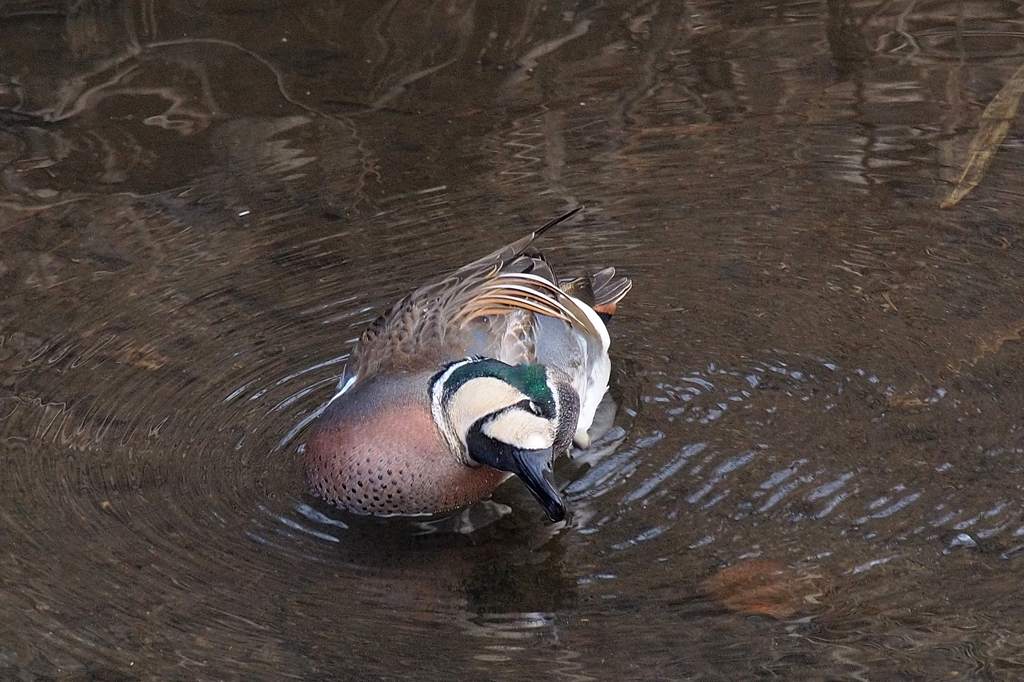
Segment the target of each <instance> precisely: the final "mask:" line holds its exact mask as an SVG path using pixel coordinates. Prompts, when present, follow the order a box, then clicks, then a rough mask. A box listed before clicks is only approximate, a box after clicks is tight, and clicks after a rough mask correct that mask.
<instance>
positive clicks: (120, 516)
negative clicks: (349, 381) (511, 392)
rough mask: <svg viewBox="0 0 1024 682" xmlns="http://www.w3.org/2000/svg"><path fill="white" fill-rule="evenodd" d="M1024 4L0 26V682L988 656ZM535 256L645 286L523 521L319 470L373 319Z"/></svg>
mask: <svg viewBox="0 0 1024 682" xmlns="http://www.w3.org/2000/svg"><path fill="white" fill-rule="evenodd" d="M1021 36H1024V30H1022V27H1021V19H1020V16H1019V12H1018V11H1017V8H1015V7H1014V6H1006V5H1005V4H1000V3H989V2H979V3H974V4H972V5H970V6H966V5H965V6H961V5H958V4H955V3H953V4H951V3H942V2H938V3H913V2H911V3H902V4H900V3H895V4H883V5H877V4H874V5H871V6H867V5H864V6H862V5H861V4H860V3H856V2H842V1H838V2H828V3H818V4H808V3H805V2H782V3H778V2H775V3H763V2H745V3H735V2H698V3H686V4H685V5H683V4H679V3H639V4H633V5H628V6H627V5H624V4H615V3H613V4H612V5H606V4H601V3H598V4H596V5H579V6H576V5H572V6H570V5H551V4H547V5H535V4H530V3H520V4H519V5H516V4H515V3H513V4H512V5H509V6H508V7H506V6H504V5H499V4H495V5H493V6H486V7H485V6H483V5H459V4H458V3H456V4H446V5H444V6H443V7H441V6H439V7H433V8H425V7H422V6H419V5H414V4H402V3H398V4H396V3H384V4H382V5H380V6H374V5H373V4H372V3H356V4H346V5H345V6H344V7H342V6H341V5H338V4H337V3H322V2H295V3H279V4H278V5H274V4H272V3H270V4H268V3H264V4H263V5H259V6H257V5H255V4H251V5H248V4H246V3H231V4H230V5H227V4H226V5H224V6H220V5H219V4H218V3H191V2H178V1H177V0H171V1H169V2H166V3H155V2H150V1H148V0H147V1H142V2H126V3H120V4H119V3H102V2H76V3H66V6H65V5H62V4H61V3H52V2H31V1H28V2H14V3H7V4H6V5H4V6H3V8H0V291H2V292H3V295H2V296H0V469H2V472H3V473H2V474H0V546H2V547H3V548H4V551H3V552H0V678H3V679H8V678H10V679H36V678H40V679H58V678H59V679H135V678H138V679H224V678H231V679H234V678H244V679H288V678H295V679H350V678H351V679H364V678H376V677H379V678H386V679H392V678H397V677H401V678H403V679H419V678H425V679H437V678H439V677H452V676H455V677H464V678H486V679H523V678H524V677H534V676H536V677H544V678H551V677H554V678H560V679H572V680H588V679H607V678H616V679H618V678H621V679H736V678H745V677H754V676H762V675H774V676H778V677H782V678H793V677H808V678H814V679H818V678H823V679H824V678H827V679H840V678H854V679H868V678H883V679H884V678H896V677H901V676H904V677H905V676H914V677H920V678H922V679H933V678H938V677H939V676H947V675H948V674H951V673H955V674H956V675H958V676H961V677H963V678H965V679H976V678H977V679H999V678H1007V679H1012V678H1013V676H1014V675H1015V674H1016V673H1017V672H1018V671H1019V669H1020V666H1021V665H1024V657H1022V655H1021V652H1022V651H1024V623H1022V621H1021V616H1020V609H1019V597H1017V593H1018V592H1019V582H1020V581H1019V572H1020V565H1021V563H1020V562H1021V561H1022V558H1024V503H1022V499H1024V496H1022V489H1021V483H1020V481H1021V480H1022V477H1021V475H1022V473H1024V432H1022V429H1021V426H1020V416H1021V414H1022V410H1024V403H1022V398H1021V396H1024V385H1022V379H1021V377H1024V371H1022V370H1024V355H1022V350H1021V343H1020V342H1021V339H1022V335H1024V315H1022V313H1021V305H1020V304H1021V301H1022V300H1024V280H1022V279H1021V272H1024V269H1022V268H1024V250H1022V246H1021V241H1020V238H1019V215H1020V205H1019V204H1020V200H1021V194H1020V191H1019V188H1017V187H1016V184H1015V183H1016V179H1017V178H1019V173H1018V172H1017V169H1018V168H1019V167H1020V166H1021V165H1022V159H1021V158H1020V144H1019V140H1017V139H1016V138H1015V137H1014V133H1013V131H1012V130H1011V132H1010V134H1009V135H1008V137H1007V139H1006V142H1005V143H1004V145H1003V146H1002V148H1000V150H999V151H998V154H997V156H996V158H995V161H994V162H993V164H992V165H991V167H990V168H989V170H988V171H987V175H986V177H985V178H984V181H983V182H982V183H981V184H980V185H979V186H978V187H977V188H976V189H975V190H974V192H973V193H972V194H971V195H970V198H969V200H966V201H964V202H963V203H962V204H961V205H960V206H959V207H957V209H955V210H953V211H939V210H938V208H937V206H938V203H939V201H940V200H941V197H942V196H944V195H945V193H946V192H947V191H948V189H949V184H950V183H951V182H954V181H955V180H956V178H957V176H958V173H959V168H960V167H961V164H962V160H963V158H964V155H965V154H966V152H967V149H968V145H969V140H970V137H971V134H973V132H974V130H975V128H976V123H977V119H978V116H979V115H980V110H981V107H982V106H983V104H984V103H985V102H988V101H990V100H991V99H992V97H994V96H995V94H996V93H997V92H998V91H999V90H1000V88H1001V87H1002V86H1003V85H1004V84H1005V83H1006V82H1007V81H1008V79H1009V78H1010V76H1011V74H1013V73H1014V71H1015V70H1016V69H1017V67H1018V66H1019V64H1018V63H1017V61H1019V56H1020V55H1021V54H1022V53H1024V52H1022V49H1021V47H1022V42H1021ZM577 204H585V205H586V211H585V212H584V214H583V217H582V219H581V220H579V221H577V222H574V223H573V224H571V225H565V226H562V227H560V228H559V230H557V231H556V232H554V233H553V234H551V235H550V236H549V237H546V238H545V239H546V241H545V242H544V243H543V244H541V246H542V247H543V248H544V250H545V254H546V255H547V256H548V258H549V259H550V261H551V262H552V264H553V266H554V267H555V268H556V269H557V270H559V271H563V272H565V273H567V274H579V273H582V272H584V271H587V270H593V269H595V268H598V267H602V266H605V265H615V266H616V267H618V268H620V269H621V270H622V271H623V272H624V273H626V274H628V275H629V276H630V277H631V278H633V280H634V283H635V288H634V289H633V291H632V292H631V293H630V295H629V297H628V298H627V299H626V300H625V301H624V303H623V305H622V306H621V309H620V311H619V313H618V314H617V315H616V319H615V320H613V322H612V325H611V333H612V335H613V339H614V345H613V361H614V367H615V371H614V378H613V386H612V391H611V393H612V396H613V397H614V399H615V400H614V405H612V404H610V403H609V404H608V405H607V407H608V410H607V411H606V412H604V413H603V417H602V420H603V421H604V422H606V423H605V426H606V427H607V428H606V429H602V431H603V433H601V435H600V437H599V438H597V440H596V441H595V443H594V445H593V446H592V447H591V448H589V449H588V450H586V451H577V452H573V453H572V457H571V458H569V459H566V460H563V461H560V462H559V463H558V464H557V466H556V469H555V474H554V475H555V478H556V481H557V483H558V484H559V486H560V487H561V489H562V490H563V491H564V493H565V495H566V497H567V500H568V502H569V504H570V506H571V509H572V518H571V520H570V521H569V522H568V523H564V524H556V525H550V524H547V523H545V521H544V517H543V513H542V511H541V510H540V509H539V508H538V507H537V505H536V503H535V502H534V501H533V500H532V498H531V497H530V495H529V494H528V493H527V492H526V491H525V490H524V489H523V488H522V486H520V485H518V484H517V483H516V482H515V481H512V482H510V483H509V484H507V485H505V486H503V487H502V488H500V489H499V490H498V491H497V493H496V494H495V496H494V498H493V499H492V500H488V501H485V502H484V503H481V504H479V505H475V506H474V507H472V508H470V509H468V510H464V511H462V512H459V513H456V514H450V515H447V516H443V517H438V518H432V517H431V518H416V519H372V518H364V517H358V516H352V515H348V514H344V513H342V512H340V511H339V510H337V509H334V508H331V507H330V506H328V505H325V504H323V503H321V502H320V501H318V500H317V499H315V498H313V497H312V496H310V495H309V494H308V493H307V492H306V491H305V489H304V482H303V477H302V472H301V469H300V466H299V457H298V455H299V452H300V451H301V449H302V447H303V444H304V441H305V438H306V435H307V433H308V427H309V424H310V422H311V420H312V419H313V418H314V417H315V415H316V414H317V413H318V411H319V409H320V408H321V407H322V406H323V405H324V404H325V402H326V401H327V400H329V399H330V397H331V396H332V395H333V393H334V391H335V390H336V386H337V383H338V379H339V377H340V376H342V373H343V370H344V367H345V363H346V362H347V360H348V357H349V354H350V352H351V350H352V348H353V345H354V343H355V341H356V339H357V338H358V335H359V333H360V332H361V330H362V329H363V328H364V327H365V326H366V325H367V324H368V323H370V321H372V320H373V319H374V318H375V317H376V316H377V315H378V314H379V313H380V312H381V311H382V310H383V309H384V308H385V307H386V306H387V305H388V304H389V303H390V302H391V301H393V300H395V299H396V298H397V297H399V296H401V295H402V294H404V293H405V292H407V291H408V290H409V289H411V288H413V287H415V286H417V285H418V284H421V283H423V282H425V281H428V280H430V279H431V278H433V277H436V276H437V275H439V274H441V273H444V272H448V271H450V270H452V269H454V268H456V267H458V266H459V265H461V264H463V263H465V262H467V261H468V260H470V259H472V258H475V257H477V256H480V255H483V254H485V253H487V252H489V251H491V250H492V249H494V248H496V247H497V246H499V245H501V244H504V243H507V242H509V241H511V240H512V239H515V238H517V237H519V236H521V235H522V234H525V233H526V232H527V231H529V230H530V229H532V228H533V227H535V226H537V225H538V224H540V223H541V222H543V221H544V220H546V219H548V218H549V217H551V216H552V215H556V214H558V213H559V212H561V211H564V210H566V209H567V208H569V207H571V206H575V205H577Z"/></svg>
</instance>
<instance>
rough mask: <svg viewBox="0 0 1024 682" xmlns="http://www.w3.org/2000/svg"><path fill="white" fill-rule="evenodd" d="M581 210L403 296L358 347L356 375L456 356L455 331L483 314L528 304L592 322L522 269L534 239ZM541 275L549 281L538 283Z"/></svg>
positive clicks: (460, 347) (527, 265) (535, 310)
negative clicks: (514, 280)
mask: <svg viewBox="0 0 1024 682" xmlns="http://www.w3.org/2000/svg"><path fill="white" fill-rule="evenodd" d="M580 210H582V207H578V208H575V209H573V210H572V211H569V212H568V213H566V214H564V215H561V216H559V217H557V218H555V219H553V220H551V221H549V222H548V223H546V224H545V225H543V226H542V227H540V228H538V229H537V230H535V231H534V232H532V233H530V234H528V235H526V236H525V237H523V238H521V239H518V240H516V241H514V242H512V243H511V244H508V245H507V246H504V247H502V248H500V249H498V250H497V251H495V252H493V253H491V254H488V255H487V256H484V257H483V258H480V259H478V260H475V261H473V262H472V263H470V264H468V265H465V266H463V267H461V268H459V269H458V270H456V271H455V272H454V273H452V274H451V275H448V276H447V277H445V278H443V279H441V280H439V281H436V282H433V283H431V284H427V285H425V286H422V287H420V288H419V289H416V290H415V291H413V292H412V293H411V294H409V295H407V296H405V297H403V298H402V299H400V300H399V301H398V302H396V303H395V304H394V305H393V306H391V308H389V309H388V310H387V311H386V312H385V313H384V314H383V315H381V316H380V317H379V318H377V320H376V321H374V323H373V324H372V325H370V327H369V328H368V329H367V330H366V331H365V332H363V335H362V336H361V337H360V339H359V343H358V345H357V346H356V349H355V350H354V351H353V364H352V366H353V368H354V369H355V372H356V376H358V377H366V376H369V375H370V374H374V373H377V372H380V371H386V370H397V371H400V370H404V369H416V368H422V367H425V366H437V365H439V364H442V363H444V362H446V361H449V360H453V359H457V358H458V357H460V356H462V355H464V354H465V353H464V348H463V344H462V343H461V339H460V338H458V337H455V336H454V335H455V334H461V333H462V332H463V330H462V326H463V325H464V324H465V323H467V322H469V321H471V320H473V319H476V318H480V317H482V316H488V315H491V316H493V315H505V314H508V313H509V312H510V311H514V310H524V311H528V312H531V313H536V314H541V315H551V316H553V317H559V318H560V319H565V320H566V321H567V322H569V323H570V324H574V325H589V324H590V323H589V319H588V318H587V316H586V314H585V313H582V311H581V310H580V309H579V307H578V306H575V304H572V305H569V304H571V303H572V302H571V300H570V299H568V297H566V296H565V295H564V294H562V293H561V292H560V291H559V290H558V288H557V287H556V286H555V285H554V284H553V283H549V282H547V281H546V280H544V279H543V278H541V277H538V276H537V275H532V276H531V275H526V274H520V273H522V271H523V270H529V269H532V262H531V260H530V257H528V256H524V255H523V254H524V252H525V251H526V250H527V249H528V248H529V246H530V244H532V243H533V241H534V240H535V239H536V238H537V237H539V236H540V235H542V234H543V233H544V232H546V231H547V230H549V229H551V228H552V227H554V226H555V225H558V224H559V223H562V222H565V221H566V220H568V219H569V218H571V217H572V216H574V215H576V213H578V212H579V211H580ZM545 265H546V264H545ZM510 270H511V271H512V272H511V273H509V272H508V271H510ZM506 273H507V274H506ZM506 276H514V277H518V278H520V279H523V278H525V281H526V282H528V284H524V282H523V281H516V282H512V281H511V280H509V282H508V283H509V284H515V285H516V286H518V287H519V288H516V287H505V286H503V284H504V280H505V278H506ZM537 280H539V281H540V282H547V285H546V286H545V284H538V282H537ZM523 289H525V291H524V290H523ZM549 289H551V290H553V291H554V292H557V295H553V294H552V293H551V292H550V291H549ZM591 328H592V327H591Z"/></svg>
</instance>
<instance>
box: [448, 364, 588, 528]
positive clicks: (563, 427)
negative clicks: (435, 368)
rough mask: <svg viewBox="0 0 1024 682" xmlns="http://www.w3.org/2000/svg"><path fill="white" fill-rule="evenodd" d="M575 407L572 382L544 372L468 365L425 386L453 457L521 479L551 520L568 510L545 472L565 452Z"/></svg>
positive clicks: (541, 368)
mask: <svg viewBox="0 0 1024 682" xmlns="http://www.w3.org/2000/svg"><path fill="white" fill-rule="evenodd" d="M579 404H580V403H579V396H578V395H577V393H576V391H575V389H573V387H572V384H571V383H570V380H569V377H568V376H566V375H565V374H563V373H562V372H560V371H558V370H554V369H552V368H549V367H545V366H543V365H509V364H506V363H504V362H500V361H498V360H493V359H489V358H467V359H465V360H459V361H457V362H453V363H451V364H449V365H447V366H446V367H445V368H444V369H442V370H441V371H440V372H438V373H437V374H435V375H434V377H433V378H432V380H431V382H430V405H431V413H432V416H433V419H434V423H435V424H436V425H437V428H438V430H439V431H440V433H441V435H442V436H443V438H444V440H445V442H446V443H447V445H448V448H449V449H450V450H451V451H452V453H453V454H455V455H456V456H457V457H458V458H459V459H460V460H461V461H462V463H463V464H466V465H468V466H473V467H476V466H488V467H492V468H494V469H499V470H501V471H507V472H510V473H512V474H515V475H516V476H518V477H519V478H520V480H522V481H523V483H524V484H526V487H527V488H529V490H530V492H531V493H533V495H534V497H536V498H537V500H538V501H539V502H540V503H541V505H542V506H543V507H544V510H545V511H546V512H547V514H548V516H549V517H550V518H551V519H552V520H553V521H560V520H561V519H563V518H564V517H565V504H564V503H563V502H562V498H561V496H560V495H559V494H558V491H557V490H555V488H554V486H553V485H552V484H551V482H550V481H549V480H548V478H547V476H546V475H545V471H547V470H549V469H550V467H551V462H552V460H553V459H554V457H555V455H557V454H561V453H563V452H565V451H567V450H568V449H569V445H570V444H571V443H572V438H573V434H574V433H575V431H576V421H577V418H578V416H579Z"/></svg>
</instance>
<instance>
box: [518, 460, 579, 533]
mask: <svg viewBox="0 0 1024 682" xmlns="http://www.w3.org/2000/svg"><path fill="white" fill-rule="evenodd" d="M551 459H552V453H551V449H550V448H547V449H544V450H514V451H513V452H512V466H511V467H509V469H510V470H511V471H512V473H514V474H515V475H516V476H518V477H519V479H520V480H521V481H522V482H523V483H524V484H526V487H527V488H529V490H530V492H531V493H533V496H534V497H536V498H537V501H538V502H540V504H541V506H542V507H544V511H545V512H547V514H548V518H550V519H551V520H552V521H561V520H562V519H564V518H565V502H563V501H562V496H561V495H559V494H558V491H557V490H555V486H553V485H552V484H551V481H549V480H548V477H547V475H546V474H547V472H548V470H549V469H550V468H551V467H550V464H551Z"/></svg>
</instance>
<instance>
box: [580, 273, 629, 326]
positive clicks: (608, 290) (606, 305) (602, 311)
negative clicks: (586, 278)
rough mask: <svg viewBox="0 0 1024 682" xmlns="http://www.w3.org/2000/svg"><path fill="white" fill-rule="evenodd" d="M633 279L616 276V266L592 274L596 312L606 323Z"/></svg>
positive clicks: (591, 286)
mask: <svg viewBox="0 0 1024 682" xmlns="http://www.w3.org/2000/svg"><path fill="white" fill-rule="evenodd" d="M632 288H633V281H632V280H631V279H629V278H628V277H616V276H615V268H605V269H604V270H599V271H598V272H595V273H594V274H593V275H591V276H590V289H591V291H593V292H594V305H593V308H594V312H596V313H597V314H598V315H600V316H601V321H602V322H604V323H605V324H607V323H608V320H610V319H612V315H614V314H615V309H616V308H617V307H618V305H619V301H621V300H622V299H623V298H624V297H625V296H626V294H628V293H629V290H630V289H632Z"/></svg>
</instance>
